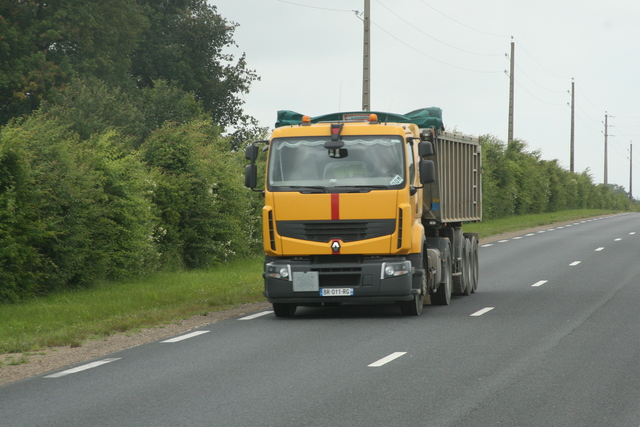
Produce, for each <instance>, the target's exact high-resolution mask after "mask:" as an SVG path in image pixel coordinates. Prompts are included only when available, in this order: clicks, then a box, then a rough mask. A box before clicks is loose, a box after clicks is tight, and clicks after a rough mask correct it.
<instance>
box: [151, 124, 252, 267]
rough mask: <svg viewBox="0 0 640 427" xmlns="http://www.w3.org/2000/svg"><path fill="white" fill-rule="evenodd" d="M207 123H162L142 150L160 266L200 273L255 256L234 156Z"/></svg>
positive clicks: (238, 159) (246, 199) (248, 204)
mask: <svg viewBox="0 0 640 427" xmlns="http://www.w3.org/2000/svg"><path fill="white" fill-rule="evenodd" d="M228 144H229V142H228V140H227V139H226V138H222V137H221V136H220V130H219V128H217V127H216V126H214V125H213V124H212V123H211V122H210V121H208V120H200V121H194V122H191V123H188V124H184V125H176V124H172V123H166V124H165V125H164V126H163V127H162V128H161V129H159V130H158V131H156V132H154V133H153V134H152V135H151V136H150V137H149V138H148V139H147V141H146V142H145V143H144V144H143V145H142V147H141V149H140V150H141V156H142V158H143V159H144V160H145V161H146V162H147V164H148V165H149V166H150V167H152V168H153V170H154V174H155V177H156V184H157V187H156V188H155V189H154V198H153V200H154V203H155V204H156V207H157V210H158V216H159V218H160V223H159V226H158V227H157V229H156V232H155V233H154V236H155V241H156V242H158V243H159V245H160V252H161V262H162V263H163V264H165V265H167V266H171V267H179V266H185V267H187V268H200V267H206V266H210V265H213V264H215V263H218V262H221V261H226V260H228V259H229V258H230V257H232V256H234V255H240V256H244V255H248V254H249V253H252V252H254V251H255V246H256V245H255V241H256V237H255V234H258V235H260V234H259V233H260V230H257V229H255V228H254V227H251V226H249V225H250V224H254V223H255V219H254V218H253V216H254V215H255V209H254V206H252V200H251V197H250V196H251V195H250V194H248V193H249V192H248V191H247V190H246V188H244V181H243V177H242V174H241V171H242V168H243V164H242V160H241V159H242V157H241V156H240V155H239V154H236V153H233V152H230V151H229V150H228Z"/></svg>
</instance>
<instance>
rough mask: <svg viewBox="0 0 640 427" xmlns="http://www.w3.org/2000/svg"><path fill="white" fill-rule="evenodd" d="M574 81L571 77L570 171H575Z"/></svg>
mask: <svg viewBox="0 0 640 427" xmlns="http://www.w3.org/2000/svg"><path fill="white" fill-rule="evenodd" d="M575 101H576V97H575V82H574V81H573V79H571V160H570V167H569V170H570V172H571V173H573V172H575V169H574V157H573V156H574V147H573V144H574V137H575V113H576V110H575Z"/></svg>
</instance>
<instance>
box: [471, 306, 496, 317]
mask: <svg viewBox="0 0 640 427" xmlns="http://www.w3.org/2000/svg"><path fill="white" fill-rule="evenodd" d="M494 308H495V307H485V308H483V309H482V310H478V311H476V312H475V313H472V314H470V316H473V317H478V316H482V315H483V314H485V313H488V312H490V311H491V310H493V309H494Z"/></svg>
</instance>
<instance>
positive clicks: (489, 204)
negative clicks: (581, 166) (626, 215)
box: [480, 135, 631, 219]
mask: <svg viewBox="0 0 640 427" xmlns="http://www.w3.org/2000/svg"><path fill="white" fill-rule="evenodd" d="M480 143H481V145H482V157H483V177H482V186H483V188H482V194H483V199H482V200H483V218H485V219H493V218H502V217H506V216H510V215H525V214H535V213H545V212H556V211H561V210H566V209H616V210H625V209H630V208H631V201H630V200H629V197H628V195H627V194H626V193H625V192H624V188H622V187H618V186H615V185H613V186H610V185H604V184H599V185H597V184H595V183H594V182H593V178H592V177H591V175H590V174H589V171H588V170H587V171H584V172H581V173H575V172H574V173H571V172H569V171H567V170H566V169H564V168H562V167H561V166H560V165H559V163H558V160H541V159H540V152H538V151H531V152H530V151H527V149H526V148H527V145H526V143H524V142H523V141H520V140H514V141H512V142H511V143H509V144H505V143H504V142H502V141H500V140H499V139H497V138H496V137H494V136H491V135H484V136H482V137H481V138H480Z"/></svg>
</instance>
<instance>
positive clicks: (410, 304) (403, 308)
mask: <svg viewBox="0 0 640 427" xmlns="http://www.w3.org/2000/svg"><path fill="white" fill-rule="evenodd" d="M423 306H424V294H420V295H414V296H413V299H412V300H411V301H400V312H401V313H402V314H403V315H405V316H420V314H421V313H422V307H423Z"/></svg>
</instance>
